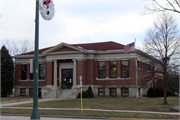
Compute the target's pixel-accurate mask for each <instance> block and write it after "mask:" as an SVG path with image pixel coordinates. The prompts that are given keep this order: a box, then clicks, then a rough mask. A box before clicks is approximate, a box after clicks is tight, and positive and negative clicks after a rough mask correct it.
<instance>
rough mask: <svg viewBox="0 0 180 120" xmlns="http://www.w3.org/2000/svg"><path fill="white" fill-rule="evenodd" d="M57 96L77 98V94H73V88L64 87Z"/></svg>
mask: <svg viewBox="0 0 180 120" xmlns="http://www.w3.org/2000/svg"><path fill="white" fill-rule="evenodd" d="M57 98H62V99H73V98H76V96H75V95H74V94H73V91H72V90H71V89H64V90H62V92H61V93H60V94H59V95H58V96H57Z"/></svg>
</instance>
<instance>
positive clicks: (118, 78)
mask: <svg viewBox="0 0 180 120" xmlns="http://www.w3.org/2000/svg"><path fill="white" fill-rule="evenodd" d="M96 80H131V77H129V78H120V77H117V78H96Z"/></svg>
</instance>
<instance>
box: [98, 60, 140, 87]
mask: <svg viewBox="0 0 180 120" xmlns="http://www.w3.org/2000/svg"><path fill="white" fill-rule="evenodd" d="M95 65H96V66H97V67H95V69H97V70H98V62H96V63H95ZM95 75H96V77H97V78H98V72H97V73H96V74H95ZM108 76H109V61H106V77H108ZM117 77H121V61H120V60H118V61H117ZM129 77H130V78H131V79H130V80H96V81H95V85H127V84H136V64H135V60H134V59H132V60H129Z"/></svg>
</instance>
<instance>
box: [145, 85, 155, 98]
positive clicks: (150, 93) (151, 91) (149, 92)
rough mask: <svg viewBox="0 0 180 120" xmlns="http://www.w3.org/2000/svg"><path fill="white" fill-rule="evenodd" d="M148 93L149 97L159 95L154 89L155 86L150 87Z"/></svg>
mask: <svg viewBox="0 0 180 120" xmlns="http://www.w3.org/2000/svg"><path fill="white" fill-rule="evenodd" d="M147 95H148V97H157V93H156V91H155V90H154V88H153V87H150V88H149V90H148V92H147Z"/></svg>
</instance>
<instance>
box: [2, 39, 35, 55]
mask: <svg viewBox="0 0 180 120" xmlns="http://www.w3.org/2000/svg"><path fill="white" fill-rule="evenodd" d="M3 44H4V45H5V46H6V47H7V49H8V50H9V53H10V55H11V56H14V55H18V54H22V53H26V52H29V51H33V49H34V47H33V41H30V40H28V39H23V40H19V41H17V40H6V41H5V42H4V43H3Z"/></svg>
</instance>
